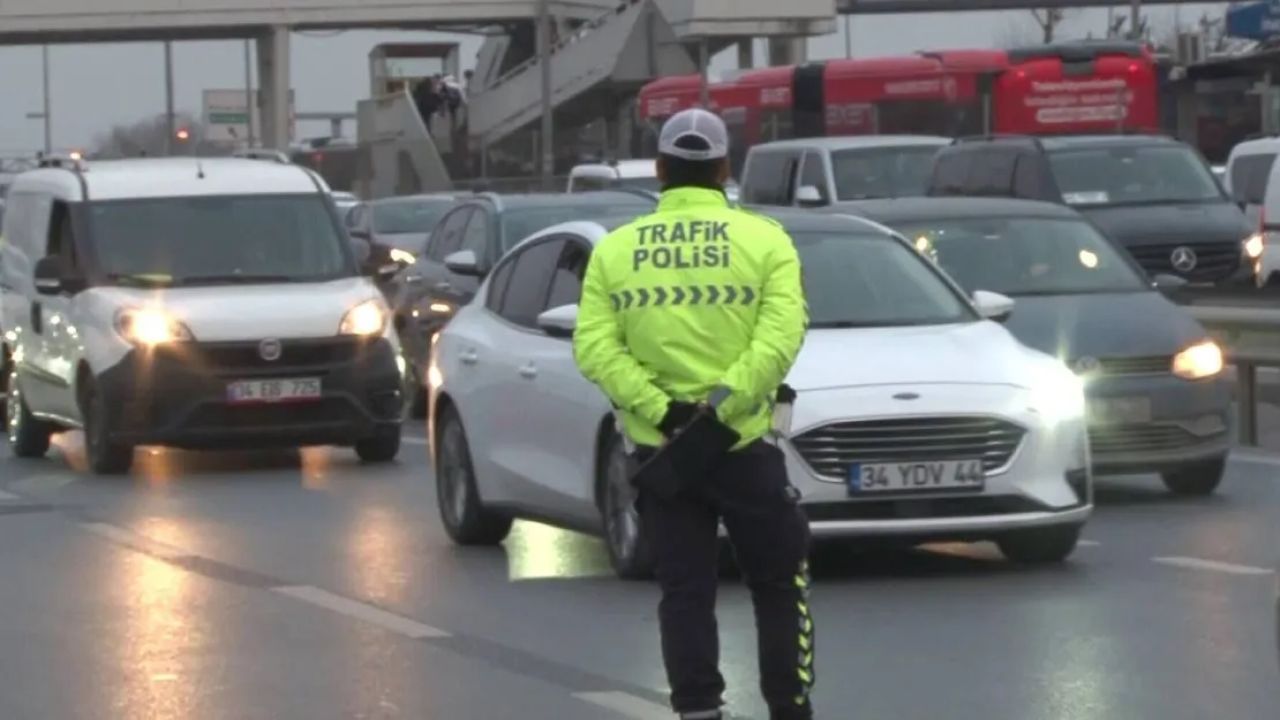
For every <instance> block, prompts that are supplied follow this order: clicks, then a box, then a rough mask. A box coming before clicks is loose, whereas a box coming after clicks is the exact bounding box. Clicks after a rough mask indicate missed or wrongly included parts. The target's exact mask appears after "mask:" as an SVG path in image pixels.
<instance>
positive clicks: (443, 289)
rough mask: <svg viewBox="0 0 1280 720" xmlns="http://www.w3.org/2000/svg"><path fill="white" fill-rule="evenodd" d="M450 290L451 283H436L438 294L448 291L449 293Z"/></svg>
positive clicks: (451, 287)
mask: <svg viewBox="0 0 1280 720" xmlns="http://www.w3.org/2000/svg"><path fill="white" fill-rule="evenodd" d="M452 289H453V283H451V282H438V283H436V290H439V291H440V292H448V291H450V290H452Z"/></svg>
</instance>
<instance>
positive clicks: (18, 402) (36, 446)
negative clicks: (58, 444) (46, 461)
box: [5, 373, 53, 458]
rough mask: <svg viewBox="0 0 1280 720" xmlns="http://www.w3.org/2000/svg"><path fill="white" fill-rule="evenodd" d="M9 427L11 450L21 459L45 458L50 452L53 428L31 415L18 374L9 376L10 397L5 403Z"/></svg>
mask: <svg viewBox="0 0 1280 720" xmlns="http://www.w3.org/2000/svg"><path fill="white" fill-rule="evenodd" d="M5 420H6V422H7V423H8V426H9V448H10V449H11V450H12V451H13V454H14V455H16V456H18V457H20V458H38V457H44V456H45V454H46V453H48V452H49V438H50V437H51V436H52V435H53V427H52V426H51V425H49V424H48V423H46V422H44V421H43V420H39V419H37V418H36V416H34V415H32V414H31V408H29V407H27V400H26V398H24V397H23V396H22V391H21V390H19V389H18V377H17V373H10V375H9V397H8V399H7V401H6V402H5Z"/></svg>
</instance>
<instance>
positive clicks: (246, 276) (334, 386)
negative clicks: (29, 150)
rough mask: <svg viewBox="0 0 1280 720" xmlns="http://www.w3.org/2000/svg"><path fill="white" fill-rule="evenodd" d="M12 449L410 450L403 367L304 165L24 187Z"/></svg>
mask: <svg viewBox="0 0 1280 720" xmlns="http://www.w3.org/2000/svg"><path fill="white" fill-rule="evenodd" d="M3 236H4V238H5V243H4V245H3V249H2V251H0V252H2V257H0V259H2V261H3V268H2V269H0V275H2V282H0V286H2V287H3V288H4V290H3V294H2V296H0V297H2V302H3V320H2V321H3V327H4V330H5V335H4V352H5V356H6V359H7V363H6V365H7V366H8V367H9V368H10V373H9V394H8V401H7V419H8V427H9V442H10V445H11V447H12V450H13V453H14V454H15V455H17V456H19V457H38V456H42V455H44V454H45V453H46V451H47V450H48V447H49V438H50V435H51V434H52V433H54V432H57V431H59V430H63V429H68V428H81V429H83V430H84V431H85V447H86V454H87V455H88V459H89V465H90V467H91V468H92V469H93V470H94V471H95V472H98V473H121V472H127V471H128V469H129V467H130V465H131V462H132V457H133V448H134V447H135V446H137V445H167V446H175V447H182V448H192V449H204V448H247V447H262V446H301V445H316V444H334V445H345V446H354V447H355V450H356V452H357V454H359V456H360V457H361V458H362V459H363V460H365V461H368V462H385V461H390V460H392V459H393V458H394V457H395V456H396V454H397V453H398V452H399V448H400V424H401V417H402V405H403V402H404V398H403V386H404V380H403V373H404V360H403V358H402V356H401V351H400V346H399V343H398V341H397V339H396V337H395V333H394V330H393V329H392V328H391V323H390V322H389V321H388V320H389V312H388V310H387V307H386V305H385V304H384V301H383V300H382V297H381V294H380V293H379V292H378V289H377V288H376V287H375V286H374V285H373V283H372V282H371V281H370V279H369V278H366V277H362V276H361V274H360V271H359V270H358V268H359V267H360V253H359V250H358V249H357V248H356V247H354V246H353V245H351V242H350V240H349V239H348V237H347V235H346V233H345V231H344V230H343V228H342V225H341V224H340V223H339V219H338V217H337V213H336V211H335V209H334V206H333V204H332V203H331V202H330V201H329V199H328V188H327V187H326V186H325V185H324V181H323V180H321V179H320V178H319V176H317V175H316V174H315V173H313V172H311V171H310V170H307V169H305V168H301V167H299V166H296V165H282V164H275V163H264V162H261V161H255V160H241V159H230V158H227V159H197V158H190V157H186V158H167V159H151V160H120V161H110V162H100V163H88V164H84V163H79V162H70V163H66V164H63V165H61V166H57V167H44V168H42V169H38V170H32V171H30V172H26V173H23V174H22V175H20V176H19V177H18V179H17V180H16V181H15V182H14V183H13V187H12V188H11V189H10V192H9V197H8V212H7V213H6V215H5V219H4V232H3Z"/></svg>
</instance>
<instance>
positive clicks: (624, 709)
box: [573, 692, 671, 720]
mask: <svg viewBox="0 0 1280 720" xmlns="http://www.w3.org/2000/svg"><path fill="white" fill-rule="evenodd" d="M573 697H574V698H576V699H578V700H581V701H583V702H585V703H590V704H592V705H595V706H597V707H602V708H604V709H606V710H612V711H614V712H616V713H618V714H619V715H622V716H623V717H629V718H634V720H667V718H670V717H671V710H670V709H668V708H666V707H663V706H662V705H659V704H657V703H652V702H649V701H648V700H645V699H643V698H639V697H636V696H635V695H632V694H630V693H624V692H580V693H574V694H573Z"/></svg>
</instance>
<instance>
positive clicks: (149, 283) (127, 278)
mask: <svg viewBox="0 0 1280 720" xmlns="http://www.w3.org/2000/svg"><path fill="white" fill-rule="evenodd" d="M107 281H108V282H112V283H115V284H117V285H124V286H127V287H142V288H158V287H169V286H170V285H173V278H172V277H171V276H169V275H164V274H159V273H157V274H154V275H149V274H147V273H107Z"/></svg>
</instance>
